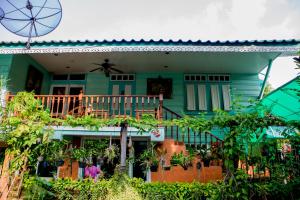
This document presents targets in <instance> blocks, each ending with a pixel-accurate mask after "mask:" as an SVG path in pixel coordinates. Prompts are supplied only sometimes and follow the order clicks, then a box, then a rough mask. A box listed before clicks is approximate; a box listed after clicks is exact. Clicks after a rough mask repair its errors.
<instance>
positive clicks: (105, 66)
mask: <svg viewBox="0 0 300 200" xmlns="http://www.w3.org/2000/svg"><path fill="white" fill-rule="evenodd" d="M92 64H94V65H99V66H101V67H97V68H95V69H93V70H91V71H90V72H94V71H97V70H99V69H100V70H101V71H103V72H104V74H105V76H106V77H109V74H110V73H111V72H112V71H115V72H118V73H121V74H122V73H123V71H121V70H119V69H116V68H114V67H113V66H115V64H113V63H110V62H109V59H107V58H106V59H105V60H104V63H101V64H100V63H92Z"/></svg>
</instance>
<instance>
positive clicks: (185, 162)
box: [177, 152, 193, 170]
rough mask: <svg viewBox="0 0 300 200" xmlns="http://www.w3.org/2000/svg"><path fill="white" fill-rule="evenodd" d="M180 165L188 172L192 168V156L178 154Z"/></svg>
mask: <svg viewBox="0 0 300 200" xmlns="http://www.w3.org/2000/svg"><path fill="white" fill-rule="evenodd" d="M177 159H178V164H179V165H180V166H181V167H182V168H183V169H184V170H187V169H188V167H190V166H191V160H192V159H193V157H192V156H190V155H184V154H183V152H180V153H179V154H177Z"/></svg>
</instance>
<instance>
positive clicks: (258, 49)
mask: <svg viewBox="0 0 300 200" xmlns="http://www.w3.org/2000/svg"><path fill="white" fill-rule="evenodd" d="M299 50H300V47H299V46H297V45H293V46H292V45H291V46H276V47H275V46H253V45H251V46H206V45H203V46H202V45H200V46H188V45H174V46H157V45H152V46H151V45H147V46H82V47H76V46H74V47H50V46H49V47H37V48H34V47H32V48H31V49H25V48H3V47H2V48H0V54H32V53H75V52H80V53H81V52H157V51H162V52H165V51H169V52H170V51H171V52H278V53H279V52H281V53H294V52H295V53H296V52H298V51H299Z"/></svg>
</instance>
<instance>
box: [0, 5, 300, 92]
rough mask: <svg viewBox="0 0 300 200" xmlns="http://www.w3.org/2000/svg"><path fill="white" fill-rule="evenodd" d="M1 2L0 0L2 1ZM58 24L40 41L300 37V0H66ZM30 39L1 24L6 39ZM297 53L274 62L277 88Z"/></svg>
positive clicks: (292, 70)
mask: <svg viewBox="0 0 300 200" xmlns="http://www.w3.org/2000/svg"><path fill="white" fill-rule="evenodd" d="M1 1H6V0H0V6H1ZM61 5H62V9H63V18H62V21H61V23H60V24H59V26H58V28H57V29H55V30H54V31H53V32H51V33H50V34H48V35H46V36H43V37H40V38H38V39H36V40H69V39H73V40H80V39H83V40H85V39H90V40H93V39H98V40H103V39H165V40H169V39H173V40H177V39H183V40H189V39H191V40H198V39H200V40H254V39H300V26H299V19H300V0H250V1H249V0H163V1H162V0H151V1H149V0H121V1H120V0H109V1H107V0H105V1H104V0H85V1H82V0H61ZM18 40H23V41H26V39H25V38H21V37H18V36H15V35H13V34H11V33H10V32H8V31H7V30H6V29H5V28H4V27H2V26H0V41H18ZM295 67H296V65H295V64H294V63H293V60H292V57H284V58H278V59H277V60H275V61H274V62H273V67H272V70H271V73H270V78H269V82H270V83H271V85H272V86H273V88H277V87H278V86H280V85H282V84H284V83H285V82H287V81H289V80H291V79H292V78H294V77H295V76H297V73H298V71H296V70H295Z"/></svg>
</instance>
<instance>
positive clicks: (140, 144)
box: [133, 141, 148, 181]
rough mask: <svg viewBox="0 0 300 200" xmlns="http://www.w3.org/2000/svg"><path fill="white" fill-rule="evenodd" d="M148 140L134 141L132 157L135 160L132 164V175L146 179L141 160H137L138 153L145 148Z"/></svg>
mask: <svg viewBox="0 0 300 200" xmlns="http://www.w3.org/2000/svg"><path fill="white" fill-rule="evenodd" d="M147 146H148V142H147V141H134V142H133V148H134V157H135V162H134V164H133V177H136V178H142V179H143V180H145V181H146V171H145V169H143V167H142V166H141V164H142V162H141V161H139V157H140V155H141V154H142V153H143V152H144V151H145V150H146V149H147Z"/></svg>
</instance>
